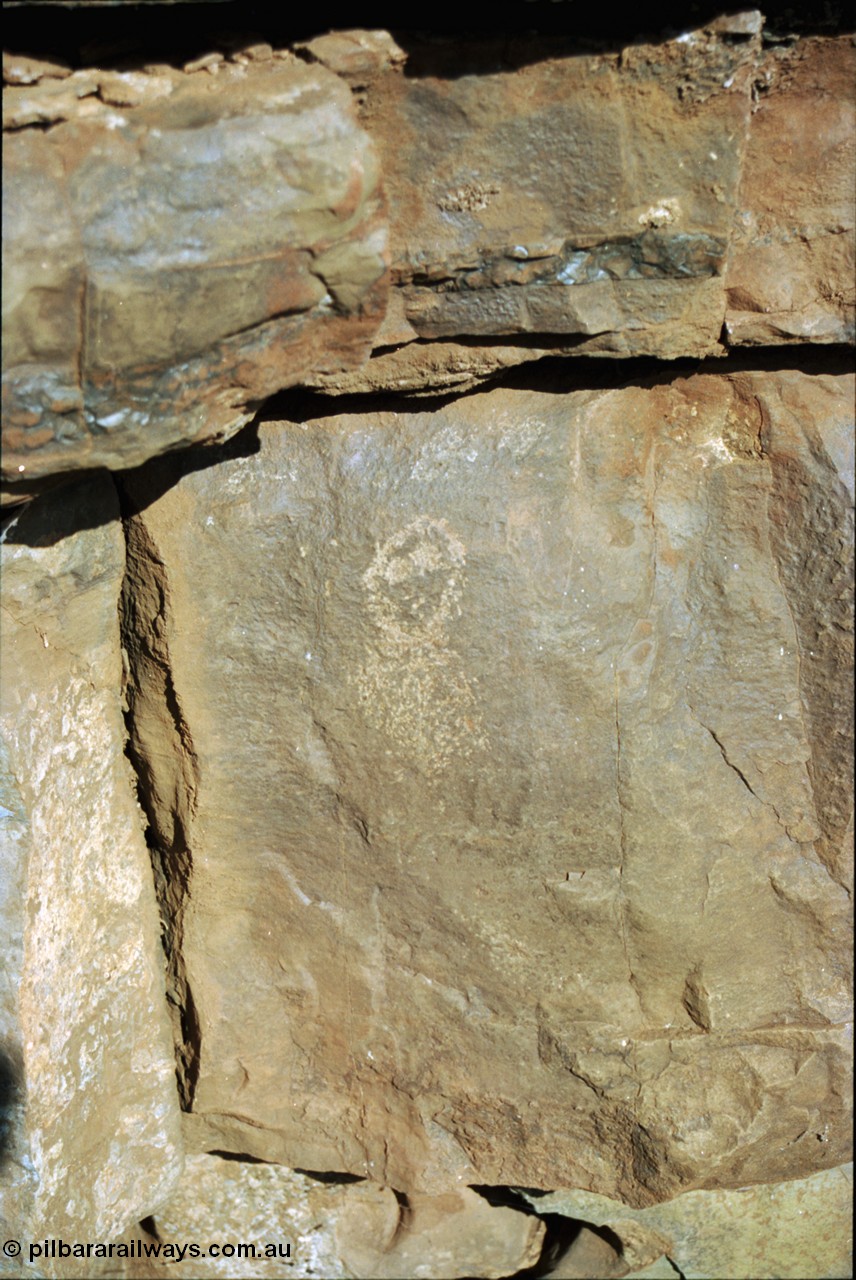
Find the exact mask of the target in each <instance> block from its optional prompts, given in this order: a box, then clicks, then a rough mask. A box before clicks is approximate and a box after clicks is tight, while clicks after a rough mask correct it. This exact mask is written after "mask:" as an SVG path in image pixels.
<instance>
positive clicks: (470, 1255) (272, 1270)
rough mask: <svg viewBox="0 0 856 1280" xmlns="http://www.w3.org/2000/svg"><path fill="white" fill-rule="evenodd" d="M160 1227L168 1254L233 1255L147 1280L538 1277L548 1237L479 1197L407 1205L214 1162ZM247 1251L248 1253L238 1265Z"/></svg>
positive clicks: (374, 1188) (527, 1219) (374, 1191)
mask: <svg viewBox="0 0 856 1280" xmlns="http://www.w3.org/2000/svg"><path fill="white" fill-rule="evenodd" d="M524 1207H525V1206H524ZM215 1224H216V1225H215ZM153 1225H154V1227H155V1228H156V1231H157V1238H158V1240H160V1241H161V1242H162V1244H163V1245H164V1246H167V1247H169V1246H172V1247H173V1248H179V1249H180V1248H181V1247H182V1246H183V1245H184V1244H185V1243H186V1242H187V1241H201V1240H209V1241H211V1242H213V1243H216V1244H217V1247H218V1250H221V1251H222V1252H221V1254H220V1255H219V1256H211V1255H210V1253H209V1256H208V1257H204V1256H203V1257H202V1258H199V1257H193V1256H192V1255H190V1256H186V1257H183V1258H181V1259H180V1260H178V1261H176V1259H175V1258H174V1257H173V1256H171V1255H170V1254H166V1256H165V1259H163V1260H161V1262H160V1266H159V1267H158V1266H154V1267H150V1269H149V1270H148V1271H146V1272H145V1274H146V1275H149V1274H151V1276H152V1277H157V1276H166V1275H171V1276H178V1277H184V1276H186V1277H187V1278H188V1280H202V1278H203V1277H207V1276H212V1277H214V1276H226V1277H231V1276H233V1275H234V1274H235V1272H236V1268H237V1269H239V1270H240V1274H241V1277H242V1280H244V1278H245V1277H246V1280H250V1278H251V1277H252V1278H253V1280H255V1277H258V1280H266V1278H270V1280H274V1278H275V1277H291V1278H292V1280H296V1278H297V1277H312V1276H323V1277H326V1278H329V1280H337V1278H338V1277H340V1276H350V1277H357V1278H359V1277H365V1280H382V1278H383V1277H387V1276H389V1277H391V1280H406V1278H408V1277H414V1280H415V1278H416V1277H420V1276H429V1275H438V1276H444V1277H448V1278H449V1280H454V1277H458V1276H461V1277H463V1276H473V1275H479V1276H484V1277H485V1280H493V1278H494V1277H497V1278H498V1277H501V1276H508V1275H514V1274H516V1273H517V1272H518V1271H520V1270H522V1269H523V1268H525V1267H529V1266H532V1265H534V1264H535V1263H536V1262H537V1261H538V1257H539V1254H540V1251H541V1243H542V1240H543V1237H544V1224H543V1223H542V1222H541V1220H540V1219H539V1218H538V1217H536V1216H535V1215H534V1214H532V1213H529V1214H527V1213H522V1212H521V1211H520V1210H519V1209H512V1208H508V1207H499V1206H493V1205H491V1204H489V1203H488V1202H487V1200H485V1199H483V1198H482V1197H481V1196H480V1195H477V1194H476V1192H475V1191H471V1190H470V1189H469V1188H468V1187H465V1188H463V1189H461V1190H458V1191H451V1192H448V1193H447V1194H446V1195H443V1196H415V1197H409V1198H407V1199H405V1197H404V1196H401V1195H396V1194H395V1193H393V1191H392V1190H391V1188H389V1187H380V1186H378V1185H377V1184H376V1183H371V1182H357V1183H351V1184H346V1185H344V1186H343V1185H336V1184H334V1183H329V1182H322V1181H319V1180H317V1179H315V1178H313V1177H312V1176H311V1175H307V1174H304V1173H298V1172H294V1171H292V1170H289V1169H284V1168H282V1167H280V1166H277V1165H272V1164H260V1163H256V1162H248V1161H245V1160H224V1159H222V1158H221V1157H220V1156H212V1155H193V1156H189V1157H188V1160H187V1165H186V1168H185V1172H184V1176H183V1178H182V1180H181V1183H180V1185H179V1187H178V1189H177V1191H176V1193H175V1194H174V1195H173V1196H171V1197H170V1199H169V1201H168V1202H167V1203H166V1204H165V1205H164V1206H163V1207H162V1208H161V1210H160V1211H159V1212H158V1214H157V1216H156V1218H155V1220H154V1223H153ZM212 1228H213V1230H212ZM238 1243H241V1244H242V1245H243V1246H244V1250H245V1251H244V1256H243V1258H242V1259H241V1261H240V1262H237V1263H236V1261H235V1254H234V1253H233V1252H232V1250H233V1249H235V1248H236V1247H237V1244H238ZM247 1245H251V1246H252V1249H253V1253H252V1254H251V1253H249V1252H248V1251H247V1250H246V1246H247ZM223 1246H225V1248H224V1247H223ZM238 1256H239V1257H240V1255H238Z"/></svg>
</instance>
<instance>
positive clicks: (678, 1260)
mask: <svg viewBox="0 0 856 1280" xmlns="http://www.w3.org/2000/svg"><path fill="white" fill-rule="evenodd" d="M529 1198H530V1199H531V1201H532V1204H533V1205H534V1207H535V1208H536V1209H537V1212H538V1213H561V1214H567V1215H568V1216H569V1217H572V1218H574V1219H576V1220H580V1219H582V1220H584V1221H586V1222H588V1223H591V1224H592V1225H593V1226H596V1227H600V1228H604V1227H605V1228H607V1229H608V1230H609V1231H611V1232H612V1233H614V1236H615V1237H617V1238H618V1240H620V1241H621V1244H622V1246H623V1248H622V1253H621V1258H622V1260H623V1261H624V1262H625V1263H627V1262H629V1263H630V1264H631V1265H630V1269H629V1271H628V1270H627V1268H626V1266H625V1267H623V1268H621V1267H618V1268H615V1269H614V1270H613V1272H612V1274H614V1275H624V1276H627V1277H628V1280H643V1278H644V1280H648V1278H650V1280H654V1278H655V1277H667V1276H669V1275H672V1276H674V1275H676V1274H680V1275H682V1276H685V1277H686V1280H710V1277H720V1276H721V1277H727V1276H752V1277H753V1280H803V1277H805V1276H812V1277H814V1278H815V1280H840V1278H841V1277H843V1276H849V1275H850V1274H851V1271H852V1256H851V1255H852V1215H853V1166H852V1165H843V1166H841V1167H840V1168H837V1169H825V1170H823V1171H822V1172H821V1173H815V1174H812V1175H811V1176H810V1177H808V1178H799V1179H796V1180H795V1181H793V1182H783V1183H779V1184H778V1185H774V1186H769V1185H760V1186H754V1187H743V1188H738V1189H734V1190H728V1191H725V1190H719V1191H690V1192H687V1193H686V1194H685V1195H681V1196H678V1197H677V1198H676V1199H674V1200H670V1201H669V1202H668V1203H667V1204H660V1205H654V1206H652V1207H650V1208H648V1209H641V1210H639V1209H636V1210H632V1209H628V1207H627V1206H626V1205H622V1204H617V1203H616V1202H615V1201H609V1200H607V1199H605V1198H604V1197H602V1196H596V1195H592V1194H591V1193H590V1192H586V1191H557V1192H554V1193H553V1194H552V1195H547V1196H530V1197H529ZM643 1237H644V1238H645V1240H646V1244H647V1243H648V1242H650V1241H654V1242H659V1243H655V1244H654V1249H655V1250H658V1251H659V1257H658V1258H654V1259H652V1260H651V1261H650V1262H648V1263H645V1262H644V1261H643V1258H644V1252H642V1251H640V1250H639V1248H638V1245H636V1244H635V1241H637V1240H639V1239H640V1238H643ZM660 1246H662V1248H661V1249H660ZM575 1251H576V1252H578V1253H581V1250H577V1249H576V1246H575V1245H574V1246H572V1248H571V1250H570V1251H569V1252H568V1254H567V1255H566V1256H565V1258H564V1259H563V1260H562V1262H561V1263H560V1264H559V1266H558V1268H557V1269H556V1270H555V1271H554V1272H553V1273H552V1274H553V1275H554V1276H555V1277H556V1280H572V1278H573V1277H586V1278H588V1280H591V1277H592V1276H593V1275H598V1276H600V1275H602V1276H608V1275H609V1274H610V1272H609V1271H608V1270H607V1268H606V1267H604V1268H603V1269H602V1270H600V1271H592V1270H591V1269H582V1270H581V1269H580V1268H579V1267H578V1266H576V1265H575V1263H576V1261H577V1260H576V1259H575V1257H574V1253H575ZM649 1252H650V1250H649ZM580 1260H582V1259H581V1258H580ZM640 1262H641V1264H642V1265H641V1266H640V1265H638V1264H639V1263H640Z"/></svg>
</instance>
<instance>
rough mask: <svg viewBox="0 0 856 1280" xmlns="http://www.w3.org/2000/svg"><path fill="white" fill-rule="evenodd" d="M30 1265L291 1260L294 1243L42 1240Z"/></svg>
mask: <svg viewBox="0 0 856 1280" xmlns="http://www.w3.org/2000/svg"><path fill="white" fill-rule="evenodd" d="M29 1255H30V1262H35V1261H37V1260H38V1259H39V1258H157V1259H160V1260H161V1261H169V1262H183V1261H184V1259H185V1258H290V1257H291V1244H290V1242H288V1241H280V1242H278V1243H275V1244H260V1245H255V1244H231V1243H228V1242H227V1243H225V1244H206V1245H201V1244H161V1243H159V1242H158V1241H156V1240H127V1241H120V1242H118V1243H112V1244H95V1243H93V1242H92V1241H87V1242H86V1243H80V1242H79V1241H75V1242H74V1243H66V1241H64V1240H53V1239H49V1240H41V1241H39V1242H37V1243H32V1244H30V1245H29Z"/></svg>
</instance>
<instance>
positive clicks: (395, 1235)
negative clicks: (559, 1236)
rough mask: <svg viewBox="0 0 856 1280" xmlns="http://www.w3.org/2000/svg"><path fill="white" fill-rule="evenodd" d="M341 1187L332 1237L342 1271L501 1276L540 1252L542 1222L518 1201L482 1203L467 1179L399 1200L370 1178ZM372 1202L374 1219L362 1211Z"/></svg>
mask: <svg viewBox="0 0 856 1280" xmlns="http://www.w3.org/2000/svg"><path fill="white" fill-rule="evenodd" d="M347 1190H348V1194H347V1195H346V1196H345V1204H344V1208H343V1210H342V1211H341V1212H340V1213H339V1215H338V1219H337V1222H336V1239H337V1242H338V1245H339V1252H340V1254H341V1257H342V1261H343V1262H344V1264H345V1266H346V1267H347V1269H348V1274H350V1275H353V1276H357V1277H362V1278H363V1280H411V1278H413V1280H418V1278H419V1277H429V1276H443V1277H448V1280H455V1278H456V1277H463V1276H476V1275H477V1276H480V1277H484V1280H499V1277H501V1276H511V1275H516V1274H517V1273H518V1272H519V1271H523V1270H525V1269H527V1268H529V1267H534V1266H535V1264H536V1263H537V1262H538V1260H539V1257H540V1254H541V1246H542V1244H543V1240H544V1224H543V1223H542V1222H541V1221H540V1220H539V1219H538V1218H537V1217H535V1216H534V1215H527V1214H524V1213H521V1212H520V1210H519V1209H512V1208H507V1207H504V1206H495V1205H491V1204H488V1202H487V1200H485V1199H484V1198H483V1197H482V1196H480V1195H478V1194H477V1192H475V1191H471V1190H470V1189H469V1187H464V1188H462V1189H461V1190H458V1191H451V1192H448V1193H447V1194H446V1195H439V1196H424V1195H423V1196H420V1195H416V1196H408V1197H407V1200H406V1201H405V1202H404V1204H402V1205H400V1204H399V1202H398V1200H397V1199H396V1196H395V1195H394V1194H393V1192H392V1191H390V1190H389V1188H384V1189H383V1190H382V1191H380V1190H379V1189H378V1188H376V1187H373V1186H372V1184H371V1183H363V1184H361V1185H359V1186H355V1187H351V1188H348V1189H347ZM372 1204H374V1205H376V1206H377V1209H376V1212H375V1215H374V1219H375V1220H374V1222H372V1221H371V1215H370V1214H367V1212H366V1209H367V1207H369V1206H371V1205H372ZM370 1224H371V1226H372V1227H373V1228H374V1229H373V1230H371V1231H370V1230H369V1229H368V1228H369V1225H370Z"/></svg>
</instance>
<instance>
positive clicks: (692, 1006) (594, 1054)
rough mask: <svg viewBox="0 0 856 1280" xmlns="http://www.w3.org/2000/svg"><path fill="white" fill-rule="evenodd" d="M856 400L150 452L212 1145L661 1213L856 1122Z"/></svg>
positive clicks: (364, 421)
mask: <svg viewBox="0 0 856 1280" xmlns="http://www.w3.org/2000/svg"><path fill="white" fill-rule="evenodd" d="M852 394H853V380H852V378H848V377H832V376H818V377H814V378H812V377H807V376H804V375H800V374H797V373H789V372H782V373H768V374H748V373H747V374H740V375H737V374H735V375H733V376H731V377H720V376H717V377H712V376H707V375H700V376H696V377H691V378H687V379H678V380H676V381H674V382H666V381H663V380H658V379H656V378H652V379H650V380H649V381H648V382H647V383H646V382H644V380H642V381H641V382H640V384H639V385H632V386H626V387H623V388H618V389H614V390H609V391H600V392H596V391H590V392H570V393H569V392H566V391H565V390H564V388H562V387H560V386H557V387H556V388H555V390H554V391H552V392H548V391H546V390H545V391H543V392H537V393H535V392H530V391H524V390H511V389H503V390H497V391H494V392H490V393H482V394H476V395H472V396H469V397H467V398H466V399H462V400H459V401H457V402H454V403H450V404H448V405H446V406H445V407H443V408H440V409H436V410H434V411H433V412H425V413H401V412H398V413H395V414H393V413H383V412H378V413H375V414H365V415H361V414H355V413H343V414H341V415H340V416H331V417H326V418H311V417H309V416H308V413H307V415H306V416H303V417H302V419H301V420H295V421H293V422H268V423H265V424H264V425H263V426H262V427H261V429H260V432H259V446H260V447H259V448H258V450H257V451H256V452H253V449H252V448H251V447H248V446H246V445H244V443H243V442H242V441H241V442H233V445H232V446H226V447H225V448H224V449H223V450H222V451H221V452H220V453H219V455H218V457H219V461H218V464H217V465H216V466H212V467H211V468H208V469H205V470H200V469H198V468H197V469H195V470H192V471H191V470H189V469H188V470H186V471H185V472H184V473H182V471H181V469H180V468H179V467H178V464H177V460H175V461H173V462H170V463H168V462H166V461H164V463H163V464H160V465H158V466H154V467H153V468H151V469H147V471H146V473H144V474H141V475H140V476H139V477H135V478H134V479H133V480H131V481H129V485H128V496H129V501H130V502H131V503H132V505H133V506H134V507H135V508H136V511H137V514H136V515H135V516H134V517H133V519H132V520H131V521H130V524H129V546H130V552H131V564H132V574H131V582H132V586H133V598H134V599H136V600H140V601H145V600H148V602H149V603H148V604H146V605H145V607H143V606H140V608H139V609H138V610H137V611H136V612H133V613H131V614H130V615H129V619H128V623H127V640H126V643H127V645H128V648H129V654H130V662H131V686H130V700H131V709H132V717H133V720H134V722H135V728H134V744H135V747H134V749H135V752H136V755H137V759H138V762H139V765H140V769H141V773H142V774H143V776H144V777H145V778H146V779H147V782H146V791H147V801H146V803H147V805H148V808H149V814H150V820H151V822H152V826H153V829H154V831H155V833H156V837H157V839H158V840H159V841H160V844H161V847H162V849H163V850H164V857H165V858H166V859H167V860H169V859H170V858H173V859H175V858H178V859H179V861H180V864H181V868H182V870H181V875H180V876H177V877H175V878H174V880H173V884H174V886H175V889H174V895H175V897H174V900H173V901H171V902H168V903H167V905H166V909H167V910H168V911H169V912H172V913H173V915H174V916H175V918H176V919H178V920H179V921H180V931H181V936H182V939H183V942H182V947H181V956H182V964H183V966H184V968H183V972H182V974H181V975H180V980H179V981H178V982H177V988H176V989H177V990H178V991H179V992H180V993H183V995H182V997H181V998H183V999H184V1000H185V1001H186V1006H187V1007H186V1013H187V1016H186V1018H185V1021H184V1024H183V1025H184V1026H185V1060H186V1062H187V1071H186V1094H187V1104H186V1105H187V1106H188V1108H189V1109H190V1110H191V1111H192V1113H193V1114H192V1117H191V1121H192V1123H193V1124H195V1126H196V1127H197V1140H198V1141H199V1143H200V1144H201V1145H202V1146H203V1147H204V1146H206V1145H207V1146H208V1148H209V1149H217V1150H234V1151H240V1152H246V1153H249V1154H252V1155H255V1156H257V1157H260V1158H263V1159H268V1160H278V1161H281V1162H282V1163H285V1164H288V1165H290V1166H292V1167H295V1166H296V1167H300V1168H308V1169H340V1170H348V1171H351V1172H353V1173H358V1174H361V1175H363V1176H368V1177H369V1178H371V1179H374V1180H377V1181H379V1182H383V1183H386V1184H387V1185H391V1186H394V1187H396V1188H398V1189H399V1190H402V1191H405V1192H409V1191H414V1190H422V1191H425V1192H430V1193H442V1192H445V1191H446V1190H448V1189H449V1188H450V1187H454V1186H456V1185H458V1184H459V1182H464V1183H475V1184H482V1183H499V1184H509V1183H510V1184H517V1185H523V1186H528V1187H545V1188H549V1187H555V1186H557V1185H567V1186H585V1187H588V1188H590V1189H592V1190H596V1191H597V1192H599V1193H601V1194H606V1195H610V1196H614V1197H617V1198H620V1199H623V1200H626V1201H627V1202H629V1203H632V1204H636V1205H644V1204H647V1203H651V1202H653V1201H659V1200H662V1199H666V1198H669V1197H671V1196H674V1195H675V1194H677V1193H678V1192H680V1191H682V1190H686V1189H688V1188H704V1187H708V1188H713V1187H729V1186H732V1187H733V1186H742V1185H746V1184H751V1183H756V1182H762V1181H765V1182H775V1181H779V1180H781V1179H786V1178H794V1177H799V1176H804V1175H806V1174H809V1173H812V1172H814V1171H815V1170H817V1169H818V1168H823V1167H827V1166H833V1165H836V1164H838V1163H840V1162H841V1161H842V1160H844V1159H846V1158H847V1155H848V1152H847V1141H848V1140H847V1124H846V1119H845V1113H846V1108H847V1103H846V1101H845V1099H846V1097H847V1095H848V1092H849V1090H848V1088H847V1085H846V1081H847V1076H848V1071H849V1066H848V1057H847V1049H846V1034H847V1019H848V1018H849V1016H850V1015H849V984H848V967H849V942H848V934H847V926H846V922H847V915H848V903H849V892H848V888H847V887H846V880H847V864H848V849H849V844H848V822H849V812H850V808H851V801H850V797H851V796H852V772H851V771H852V756H851V751H850V743H849V738H850V735H851V733H852V720H851V717H850V712H849V708H848V705H847V703H848V694H847V673H848V671H849V664H850V662H851V660H852V650H851V636H850V633H849V632H848V618H849V613H848V608H849V606H848V603H847V597H848V594H849V592H850V590H851V578H850V576H849V572H850V571H849V569H848V568H847V565H848V564H849V557H850V555H851V550H850V547H851V543H850V536H851V535H850V528H851V524H850V522H851V520H852V515H851V504H852V487H850V488H848V485H850V486H852V457H851V453H850V450H851V433H850V426H849V419H850V414H851V401H852ZM153 654H159V655H160V661H161V667H160V668H159V669H157V670H156V669H155V666H153V660H152V655H153ZM164 666H165V667H167V668H168V672H169V675H168V682H169V688H170V689H171V690H172V693H171V695H170V696H171V697H172V699H173V705H174V707H175V708H176V709H177V710H176V722H177V723H179V724H180V726H181V731H180V733H173V736H172V737H169V735H165V734H164V733H163V732H162V731H161V728H160V726H159V722H158V718H157V717H158V711H157V708H158V707H159V706H160V705H161V702H162V698H161V696H160V694H158V692H157V691H158V689H159V688H160V687H161V684H162V682H163V681H164V679H165V677H164V674H163V668H164ZM188 778H189V779H192V786H190V787H188V784H187V779H188ZM817 1133H821V1134H823V1135H824V1136H825V1138H826V1141H823V1142H819V1141H818V1140H817V1138H816V1136H815V1135H816V1134H817Z"/></svg>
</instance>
